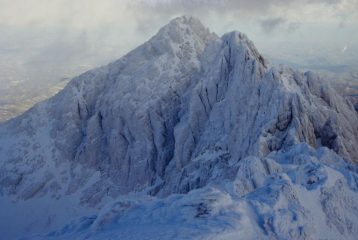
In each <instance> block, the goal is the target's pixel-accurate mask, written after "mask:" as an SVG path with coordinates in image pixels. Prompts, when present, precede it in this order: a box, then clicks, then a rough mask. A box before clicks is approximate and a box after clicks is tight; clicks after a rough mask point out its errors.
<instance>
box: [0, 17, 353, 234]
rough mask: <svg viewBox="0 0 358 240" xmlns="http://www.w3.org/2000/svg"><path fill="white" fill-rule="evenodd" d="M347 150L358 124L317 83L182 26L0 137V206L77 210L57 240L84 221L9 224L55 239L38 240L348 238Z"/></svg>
mask: <svg viewBox="0 0 358 240" xmlns="http://www.w3.org/2000/svg"><path fill="white" fill-rule="evenodd" d="M357 146H358V115H357V112H356V111H355V110H354V108H353V106H352V104H350V103H349V102H348V101H347V100H345V99H344V98H342V97H341V96H340V95H338V94H337V93H336V92H335V91H334V90H333V89H332V88H330V87H329V86H328V85H324V84H323V83H322V82H321V80H320V79H319V77H318V76H317V75H315V74H314V73H311V72H307V73H301V72H297V71H294V70H292V69H290V68H287V67H284V66H280V67H278V68H272V67H270V66H269V63H267V62H266V61H265V59H264V58H263V57H262V56H261V55H260V53H259V52H258V51H257V49H256V48H255V46H254V44H253V43H252V42H251V41H250V40H249V39H248V38H247V37H246V36H245V35H244V34H242V33H239V32H231V33H228V34H225V35H224V36H223V37H221V38H219V37H218V36H216V35H215V34H213V33H210V32H209V30H208V29H206V28H205V27H204V26H202V25H201V23H200V22H199V21H198V20H196V19H194V18H190V17H181V18H177V19H174V20H172V21H171V22H170V23H169V24H168V25H166V26H165V27H163V28H162V29H161V30H160V31H159V32H158V34H157V35H155V36H154V37H153V38H151V39H150V40H149V41H148V42H146V43H144V44H143V45H141V46H140V47H138V48H136V49H135V50H133V51H132V52H130V53H128V54H127V55H125V56H124V57H122V58H121V59H119V60H117V61H115V62H113V63H110V64H109V65H107V66H104V67H100V68H98V69H94V70H91V71H89V72H86V73H84V74H82V75H80V76H78V77H76V78H74V79H73V80H72V81H71V82H70V83H69V84H68V85H67V86H66V88H65V89H64V90H63V91H61V92H60V93H58V94H57V95H56V96H54V97H53V98H51V99H49V100H47V101H45V102H42V103H40V104H37V105H36V106H35V107H33V108H32V109H31V110H29V111H28V112H26V113H24V114H23V115H22V116H20V117H18V118H15V119H14V120H11V121H9V122H6V123H4V124H2V125H0V159H1V162H0V186H1V188H0V194H1V195H0V198H1V199H2V200H3V201H4V202H6V206H8V209H10V210H11V207H13V208H14V207H19V208H24V209H25V208H28V207H29V206H33V207H34V209H36V207H35V206H38V202H41V201H43V200H44V199H46V201H48V202H51V201H60V202H71V203H73V201H74V202H76V204H78V206H81V209H82V208H83V212H85V213H86V214H83V213H82V214H81V216H85V215H86V216H87V217H83V218H81V219H80V220H74V222H73V223H71V224H69V225H68V226H67V227H65V228H64V229H62V230H58V229H59V223H60V222H63V221H68V220H69V219H74V218H76V217H78V216H79V215H80V214H79V213H78V212H68V215H65V216H64V215H61V214H59V211H60V210H59V209H47V208H46V211H47V213H44V214H45V215H46V216H44V217H43V219H41V216H42V215H41V214H38V215H36V219H31V218H30V219H25V220H24V224H22V225H21V224H20V225H19V228H21V227H22V226H23V225H30V226H34V225H36V226H40V225H41V227H33V228H31V227H29V228H28V231H29V232H32V233H36V232H41V233H43V232H44V229H46V230H50V229H57V230H56V231H54V232H52V233H50V235H47V236H46V238H50V237H53V238H55V239H56V238H60V239H61V238H68V237H69V236H72V237H71V238H75V237H78V238H85V237H86V236H87V234H90V235H91V236H93V237H95V236H96V237H98V238H101V237H102V238H103V236H106V234H107V233H108V234H116V235H115V236H126V234H132V235H133V238H134V239H135V238H136V236H138V238H139V235H138V234H144V235H145V234H149V236H152V237H151V239H153V236H154V235H150V234H152V233H153V231H154V230H155V228H156V226H157V225H159V224H163V223H164V226H166V227H168V229H167V230H166V231H165V232H164V233H163V236H162V238H164V239H167V238H173V237H174V236H176V237H179V238H181V239H182V238H185V237H194V238H199V239H200V238H203V239H210V238H216V237H218V236H220V238H222V239H230V237H233V236H235V235H236V234H246V235H243V236H245V237H247V239H256V238H262V237H267V238H277V239H288V238H291V239H316V238H317V237H324V236H329V233H331V234H332V236H337V237H338V238H343V237H347V238H352V239H353V238H354V234H357V226H356V223H357V220H358V219H357V218H358V215H357V211H356V209H357V207H358V206H357V204H356V202H357V201H356V200H357V182H358V180H357V179H358V178H357V167H356V166H355V163H357V162H358V151H357V150H356V147H357ZM316 148H318V149H316ZM133 192H137V194H139V193H138V192H140V194H139V195H138V196H137V195H135V196H134V197H133V198H130V199H129V200H128V201H125V202H121V203H116V199H120V198H122V197H123V194H128V193H133ZM178 193H180V194H184V195H176V194H178ZM336 193H337V194H340V195H342V197H341V198H340V197H337V196H336V195H335V194H336ZM148 194H149V195H152V196H153V197H149V196H148ZM156 197H163V199H157V198H156ZM141 198H144V199H145V200H146V201H148V203H146V202H145V201H144V200H143V201H142V200H141ZM1 199H0V200H1ZM305 199H309V200H310V201H312V202H314V203H307V202H306V200H305ZM12 200H13V201H18V202H17V203H9V202H11V201H12ZM113 201H114V203H113ZM25 203H28V204H25ZM342 204H343V205H345V206H344V207H343V206H341V205H342ZM332 208H333V209H335V210H332ZM95 209H101V210H100V214H99V215H98V214H96V210H95ZM161 209H162V210H161ZM10 210H9V211H10ZM142 211H144V214H143V216H141V217H139V219H137V218H138V216H139V214H138V213H140V212H142ZM24 212H26V211H24ZM124 212H125V213H126V214H125V216H124V215H123V213H124ZM232 212H234V214H231V213H232ZM181 214H182V215H181ZM122 215H123V216H122ZM177 215H178V216H177ZM50 216H51V217H50ZM120 216H122V217H120ZM20 217H21V213H19V216H18V218H20ZM118 218H119V220H118ZM13 219H15V220H16V216H15V217H13ZM54 219H55V220H54ZM171 219H172V220H173V221H174V223H173V222H171V221H172V220H171ZM203 219H204V220H205V221H208V222H206V223H205V221H204V220H203ZM244 219H246V220H244ZM322 219H325V220H324V221H326V222H327V224H328V225H327V224H325V223H323V222H322V221H323V220H322ZM202 220H203V221H204V222H203V221H202ZM131 221H138V222H139V223H140V224H143V225H144V226H146V227H145V228H144V230H143V231H142V232H138V233H137V228H136V226H130V225H132V224H131ZM186 221H187V222H188V224H187V225H185V226H184V229H183V231H184V232H182V235H180V234H179V235H178V232H177V231H176V230H175V229H176V228H177V227H178V224H182V223H183V222H186ZM317 221H319V223H316V222H317ZM34 222H36V224H34ZM113 222H115V224H119V225H118V226H119V228H118V229H119V230H118V229H117V228H114V229H109V230H108V229H107V230H108V231H109V232H107V233H106V232H102V230H101V229H102V228H103V229H106V226H108V225H110V224H112V223H113ZM172 223H173V224H172ZM31 224H32V225H31ZM192 224H193V225H192ZM206 224H207V225H206ZM216 224H218V225H217V226H216V227H212V226H215V225H216ZM3 226H5V225H4V224H3V223H2V224H0V230H1V229H3V228H4V227H3ZM327 226H328V228H327ZM152 228H154V230H153V229H152ZM246 228H250V230H247V229H246ZM208 229H211V230H210V231H209V232H208V233H207V235H203V233H204V232H205V231H208ZM227 229H230V231H228V230H227ZM19 231H24V229H23V228H22V229H19ZM146 231H149V232H146ZM185 231H188V232H185ZM47 232H49V231H47ZM90 232H91V233H90ZM21 233H23V232H21ZM8 234H9V236H11V235H10V233H8ZM102 234H104V235H102ZM167 234H169V235H167ZM217 234H219V235H217ZM220 234H224V235H220ZM108 236H109V235H108ZM111 236H112V235H111ZM215 236H216V237H215ZM158 238H159V237H158Z"/></svg>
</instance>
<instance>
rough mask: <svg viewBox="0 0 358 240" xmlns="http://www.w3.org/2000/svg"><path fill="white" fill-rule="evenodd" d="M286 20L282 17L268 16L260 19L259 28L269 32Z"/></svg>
mask: <svg viewBox="0 0 358 240" xmlns="http://www.w3.org/2000/svg"><path fill="white" fill-rule="evenodd" d="M286 22H287V20H286V19H283V18H281V17H276V18H269V19H265V20H263V21H261V28H262V29H263V30H264V31H265V32H267V33H270V32H272V31H274V30H275V29H277V28H278V27H279V26H282V25H284V24H285V23H286Z"/></svg>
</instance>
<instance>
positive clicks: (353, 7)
mask: <svg viewBox="0 0 358 240" xmlns="http://www.w3.org/2000/svg"><path fill="white" fill-rule="evenodd" d="M357 9H358V0H266V1H265V0H247V1H245V0H221V1H219V0H197V1H194V0H0V67H2V68H3V69H5V68H6V66H5V65H6V64H8V65H11V66H12V67H13V68H16V66H18V67H19V68H21V71H18V72H23V75H26V74H27V73H28V72H33V74H34V76H32V75H31V76H32V77H31V76H30V78H34V77H36V78H43V79H45V80H46V79H47V78H49V77H50V76H51V74H52V73H48V72H49V71H50V72H51V69H54V68H57V70H56V71H57V72H56V71H55V70H54V71H55V72H56V73H54V74H55V75H56V76H55V77H59V76H61V74H62V75H66V74H67V75H71V74H72V73H73V74H77V73H78V72H79V71H82V69H86V68H88V67H92V66H96V65H101V64H105V63H107V62H109V61H112V60H114V59H116V58H118V57H120V56H121V55H123V54H125V53H126V52H127V51H129V50H131V49H133V48H134V47H135V46H137V45H139V44H141V43H142V42H144V41H145V40H147V39H148V38H149V37H150V36H152V35H153V34H155V33H156V32H157V30H158V29H159V28H160V27H161V26H163V25H164V24H166V23H167V22H168V21H169V20H170V19H172V18H174V17H176V16H180V15H193V16H195V17H198V18H199V19H200V20H201V21H202V22H203V24H204V25H206V26H207V27H209V28H210V30H212V31H214V32H216V33H217V34H219V35H221V34H223V33H225V32H228V31H231V30H239V31H242V32H244V33H246V34H247V35H248V36H249V38H251V39H252V40H253V41H254V43H255V44H256V46H257V47H258V49H259V50H260V51H261V52H263V53H264V54H266V55H269V56H270V57H273V58H279V59H286V60H287V61H293V62H297V63H300V64H303V63H308V64H317V63H321V64H323V65H324V64H327V65H332V64H333V65H334V64H337V65H342V64H351V65H352V64H353V65H354V64H355V63H357V50H358V47H357V44H358V30H357V29H358V11H357ZM10 63H13V64H10ZM1 64H3V65H2V66H1ZM4 64H5V65H4ZM4 66H5V67H4ZM5 70H6V69H5ZM4 72H5V71H4ZM46 72H47V74H46ZM63 72H66V74H63ZM0 78H1V69H0ZM30 80H32V79H30Z"/></svg>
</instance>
